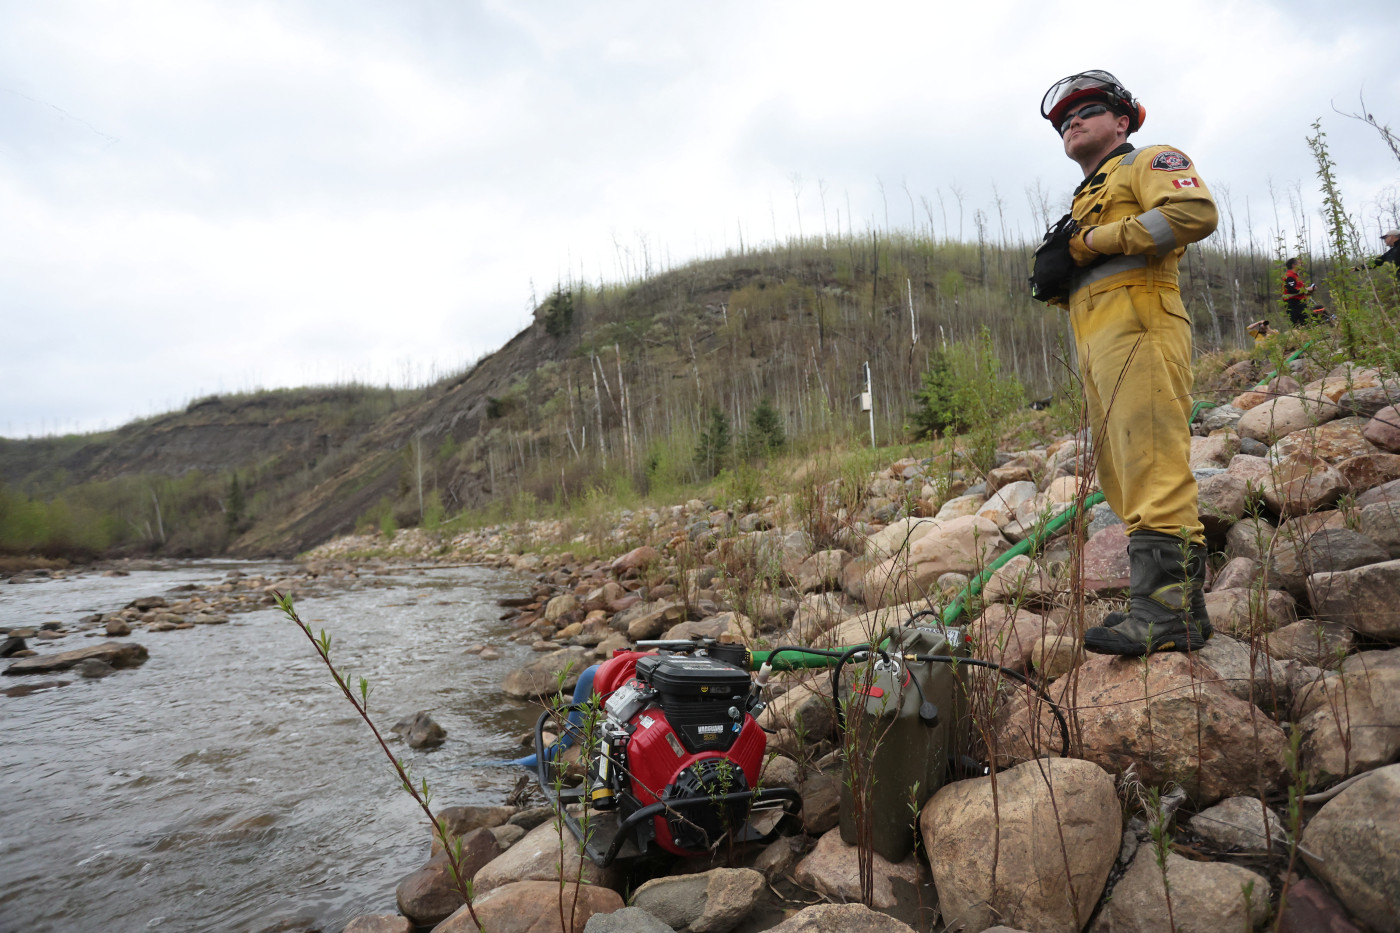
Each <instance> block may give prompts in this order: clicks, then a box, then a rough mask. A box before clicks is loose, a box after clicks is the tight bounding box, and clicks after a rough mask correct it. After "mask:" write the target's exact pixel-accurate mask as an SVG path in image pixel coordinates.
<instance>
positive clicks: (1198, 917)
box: [1089, 846, 1269, 933]
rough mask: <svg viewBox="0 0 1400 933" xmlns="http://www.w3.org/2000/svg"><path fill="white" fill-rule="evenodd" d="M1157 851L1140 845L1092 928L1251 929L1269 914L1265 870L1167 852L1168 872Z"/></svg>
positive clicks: (1218, 932)
mask: <svg viewBox="0 0 1400 933" xmlns="http://www.w3.org/2000/svg"><path fill="white" fill-rule="evenodd" d="M1154 855H1155V853H1154V852H1152V851H1151V850H1150V849H1149V848H1148V847H1146V846H1144V847H1143V848H1141V849H1139V850H1138V854H1137V856H1136V857H1135V858H1134V859H1133V864H1132V865H1131V866H1129V868H1128V871H1127V872H1126V873H1125V874H1124V875H1123V877H1122V878H1120V879H1119V881H1118V883H1117V884H1116V885H1114V886H1113V896H1112V897H1110V898H1109V900H1108V903H1107V904H1105V905H1104V908H1103V910H1102V911H1100V912H1099V916H1098V917H1097V918H1096V919H1095V920H1094V925H1093V926H1091V927H1090V928H1089V933H1160V931H1162V930H1167V929H1173V930H1175V931H1176V933H1239V931H1246V933H1247V931H1249V930H1258V929H1260V928H1261V927H1262V926H1263V925H1264V921H1265V920H1266V919H1268V916H1269V880H1268V879H1267V878H1265V877H1264V876H1262V875H1259V874H1256V873H1255V872H1252V871H1250V870H1249V869H1248V868H1242V867H1241V866H1239V865H1231V864H1229V863H1228V862H1197V861H1193V860H1191V859H1185V858H1182V857H1181V856H1179V855H1177V854H1176V853H1175V852H1168V853H1167V854H1166V856H1167V857H1166V878H1163V877H1162V874H1163V873H1162V868H1161V867H1159V866H1158V864H1157V860H1156V859H1155V858H1154ZM1168 885H1170V887H1171V895H1170V896H1171V904H1170V907H1168V903H1167V898H1168V895H1167V886H1168ZM1173 924H1174V925H1173Z"/></svg>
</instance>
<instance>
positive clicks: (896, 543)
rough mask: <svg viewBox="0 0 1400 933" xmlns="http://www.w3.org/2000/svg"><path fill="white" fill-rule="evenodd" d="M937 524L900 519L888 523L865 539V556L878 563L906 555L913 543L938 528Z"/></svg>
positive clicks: (934, 520) (917, 519) (934, 521)
mask: <svg viewBox="0 0 1400 933" xmlns="http://www.w3.org/2000/svg"><path fill="white" fill-rule="evenodd" d="M939 524H940V523H939V522H938V521H937V520H936V519H932V518H902V519H900V520H899V521H897V522H890V523H889V524H888V525H886V526H885V527H884V528H881V529H880V530H879V531H877V532H875V533H874V534H873V535H871V536H870V537H868V538H866V539H865V556H866V557H869V558H870V559H872V560H874V561H877V562H878V561H882V560H886V559H888V558H890V557H893V556H894V555H896V554H904V553H907V552H908V550H909V548H910V547H912V546H913V544H914V542H915V541H918V540H919V539H920V538H922V537H923V536H924V535H926V534H928V533H929V532H931V531H933V530H934V529H935V528H937V527H939Z"/></svg>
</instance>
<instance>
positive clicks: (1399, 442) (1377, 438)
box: [1365, 405, 1400, 453]
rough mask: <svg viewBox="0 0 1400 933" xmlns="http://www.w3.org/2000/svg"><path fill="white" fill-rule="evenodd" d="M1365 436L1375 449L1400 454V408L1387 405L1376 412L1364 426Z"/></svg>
mask: <svg viewBox="0 0 1400 933" xmlns="http://www.w3.org/2000/svg"><path fill="white" fill-rule="evenodd" d="M1365 436H1366V440H1368V441H1370V442H1371V443H1372V444H1375V445H1376V446H1377V447H1383V448H1385V449H1386V450H1388V451H1390V452H1391V453H1396V452H1400V407H1397V406H1395V405H1387V406H1386V407H1384V408H1382V409H1381V410H1380V411H1378V412H1376V413H1375V414H1374V415H1373V416H1372V417H1371V420H1370V421H1369V422H1367V424H1366V429H1365Z"/></svg>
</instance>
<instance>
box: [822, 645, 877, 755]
mask: <svg viewBox="0 0 1400 933" xmlns="http://www.w3.org/2000/svg"><path fill="white" fill-rule="evenodd" d="M869 650H870V645H868V644H865V645H853V646H852V647H850V648H847V649H846V650H845V651H843V652H842V653H841V656H840V657H839V658H837V659H836V664H835V665H834V666H833V667H832V668H831V705H832V707H834V708H835V710H836V741H837V742H840V741H841V737H842V736H843V735H845V734H846V714H845V712H843V711H842V709H841V668H842V667H844V666H845V664H846V662H847V661H849V660H850V659H851V658H853V657H855V656H856V655H858V654H861V653H862V652H866V651H869Z"/></svg>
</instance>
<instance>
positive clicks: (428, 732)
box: [389, 710, 447, 748]
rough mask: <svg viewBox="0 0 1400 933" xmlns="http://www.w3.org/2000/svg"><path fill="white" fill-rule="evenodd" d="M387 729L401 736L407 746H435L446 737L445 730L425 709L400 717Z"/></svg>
mask: <svg viewBox="0 0 1400 933" xmlns="http://www.w3.org/2000/svg"><path fill="white" fill-rule="evenodd" d="M389 731H390V732H392V733H394V734H395V735H398V736H400V737H402V738H403V740H404V741H405V742H407V743H408V747H409V748H436V747H437V746H439V745H441V744H442V743H443V741H444V740H446V738H447V730H446V729H444V728H443V727H442V726H440V725H438V723H437V720H435V719H433V717H432V714H431V713H429V712H428V711H427V710H419V711H418V712H416V713H414V714H413V715H412V716H406V717H404V718H403V719H400V720H399V721H398V722H396V723H394V725H393V727H392V728H391V729H390V730H389Z"/></svg>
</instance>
